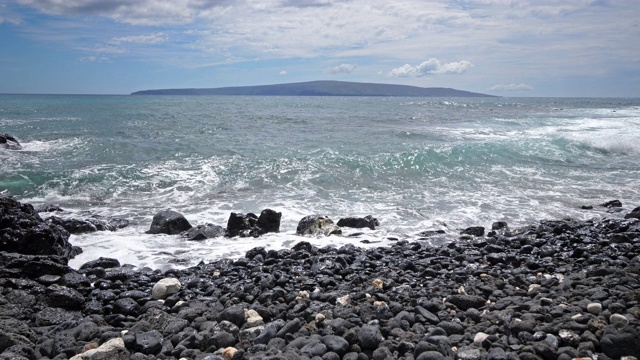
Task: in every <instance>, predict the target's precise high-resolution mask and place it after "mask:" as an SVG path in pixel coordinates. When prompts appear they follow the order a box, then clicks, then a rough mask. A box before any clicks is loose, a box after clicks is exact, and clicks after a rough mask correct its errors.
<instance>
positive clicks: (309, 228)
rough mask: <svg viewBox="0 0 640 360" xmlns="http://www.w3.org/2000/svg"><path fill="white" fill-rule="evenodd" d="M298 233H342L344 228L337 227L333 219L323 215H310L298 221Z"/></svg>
mask: <svg viewBox="0 0 640 360" xmlns="http://www.w3.org/2000/svg"><path fill="white" fill-rule="evenodd" d="M296 234H298V235H327V236H328V235H340V234H342V230H340V228H339V227H337V226H336V225H335V224H334V223H333V220H331V219H329V217H327V216H323V215H309V216H305V217H303V218H302V219H301V220H300V222H298V227H297V228H296Z"/></svg>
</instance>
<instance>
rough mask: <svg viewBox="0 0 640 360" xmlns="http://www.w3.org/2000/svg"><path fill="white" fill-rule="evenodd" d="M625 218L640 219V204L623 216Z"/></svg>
mask: <svg viewBox="0 0 640 360" xmlns="http://www.w3.org/2000/svg"><path fill="white" fill-rule="evenodd" d="M624 218H625V219H640V206H639V207H637V208H635V209H633V210H631V212H630V213H628V214H626V215H625V216H624Z"/></svg>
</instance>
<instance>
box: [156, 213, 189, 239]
mask: <svg viewBox="0 0 640 360" xmlns="http://www.w3.org/2000/svg"><path fill="white" fill-rule="evenodd" d="M189 229H191V224H189V221H187V219H186V218H185V217H184V215H182V214H180V213H179V212H177V211H172V210H163V211H160V212H159V213H157V214H156V215H155V216H154V217H153V221H152V222H151V227H150V228H149V230H148V231H147V234H168V235H175V234H180V233H181V232H183V231H185V230H189Z"/></svg>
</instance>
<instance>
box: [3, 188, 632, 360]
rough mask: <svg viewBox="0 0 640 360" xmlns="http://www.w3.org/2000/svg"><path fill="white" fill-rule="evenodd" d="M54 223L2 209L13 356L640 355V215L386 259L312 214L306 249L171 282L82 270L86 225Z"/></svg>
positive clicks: (101, 264) (505, 232)
mask: <svg viewBox="0 0 640 360" xmlns="http://www.w3.org/2000/svg"><path fill="white" fill-rule="evenodd" d="M603 205H606V206H608V207H612V208H617V209H622V208H621V206H622V204H621V203H620V202H607V203H606V204H603ZM38 210H39V211H44V212H46V211H56V208H55V207H49V208H40V209H38ZM625 214H626V215H625ZM280 216H281V214H279V213H276V212H273V211H267V210H265V211H263V212H262V213H261V214H260V216H256V215H253V214H247V215H244V214H232V215H231V216H230V219H229V223H228V225H227V228H226V229H224V228H221V227H216V228H213V230H212V229H207V228H206V227H205V228H202V227H200V228H193V229H195V230H197V231H196V234H195V235H194V234H193V231H194V230H193V229H191V230H188V227H185V225H184V224H182V225H180V224H181V222H182V220H181V219H180V214H177V213H173V212H165V213H164V214H162V215H161V214H159V215H158V216H156V217H155V218H154V224H153V225H151V227H150V231H167V232H168V231H171V232H172V233H174V234H175V233H180V232H183V231H185V230H186V231H187V232H188V231H191V232H192V233H191V234H192V235H194V236H207V234H211V232H207V231H208V230H212V232H213V233H214V234H215V236H219V235H222V234H224V233H226V235H227V236H254V237H258V236H260V235H261V234H262V233H264V232H268V231H278V226H279V221H280ZM53 218H54V220H51V217H50V218H48V219H46V220H43V218H42V217H41V216H40V215H39V212H38V211H36V209H34V207H33V206H31V205H30V204H26V203H20V202H18V201H17V200H15V199H13V198H10V197H2V198H0V250H2V251H1V252H0V352H1V355H0V359H30V360H31V359H75V360H79V359H199V360H204V359H225V360H229V359H314V360H320V359H324V360H333V359H335V360H339V359H343V360H347V359H350V360H355V359H360V360H365V359H375V360H384V359H406V360H410V359H417V360H426V359H460V360H471V359H478V360H485V359H486V360H499V359H530V360H534V359H535V360H537V359H543V360H555V359H558V360H564V359H567V360H569V359H599V360H602V359H625V360H631V359H637V358H638V357H639V356H640V341H638V340H639V339H640V220H639V219H640V208H635V209H633V210H631V211H629V210H626V211H624V212H619V213H617V214H616V213H614V214H612V218H603V219H593V220H586V221H585V220H572V219H562V220H545V221H540V222H537V223H535V224H532V225H529V226H526V227H522V228H518V229H510V228H509V226H508V224H506V223H505V222H496V223H494V224H493V226H492V229H491V230H490V231H485V229H484V228H482V227H474V228H468V229H466V230H464V231H463V232H462V233H461V234H456V235H455V237H456V240H455V241H452V242H449V243H447V244H445V245H443V246H440V247H433V246H429V245H427V243H426V242H425V241H423V240H424V239H425V238H428V237H429V236H439V235H441V234H440V233H439V232H437V231H425V232H424V233H421V234H417V235H416V239H415V240H414V241H407V240H398V241H397V242H396V243H395V244H394V245H393V246H389V247H379V248H372V249H362V248H358V247H356V246H353V245H346V246H341V247H335V246H331V244H330V241H328V244H327V246H325V247H320V248H319V247H315V246H312V245H310V244H309V243H308V242H307V241H305V236H326V235H327V234H336V233H338V232H339V231H340V230H341V228H346V227H351V226H353V227H369V228H374V229H375V228H376V226H378V225H379V223H377V220H375V219H374V218H373V217H366V218H345V219H341V220H340V221H339V222H338V223H337V225H340V226H337V225H334V224H333V222H332V221H331V220H330V219H328V218H326V217H315V216H310V217H305V218H304V219H302V220H301V221H300V223H299V226H298V229H297V232H298V233H299V234H300V241H299V242H298V243H297V244H295V245H294V246H293V247H292V248H291V249H283V250H278V251H276V250H269V251H267V250H265V249H264V248H263V247H256V248H254V249H252V250H250V251H248V252H247V253H246V254H245V255H244V257H241V258H235V259H222V260H219V261H214V262H210V263H200V264H199V265H197V266H195V267H190V268H187V269H180V270H178V269H171V270H166V271H160V270H154V269H151V268H138V267H136V266H135V264H120V263H119V261H118V260H116V259H112V258H109V257H108V254H105V257H101V258H99V259H95V260H94V261H90V262H88V263H86V264H84V265H82V266H81V267H80V268H79V269H77V270H75V269H73V268H71V267H69V266H68V265H67V264H68V260H69V259H70V258H71V257H73V256H74V255H75V254H77V253H79V252H80V251H82V250H81V249H79V248H77V247H74V246H73V245H72V244H70V243H69V242H68V239H69V231H68V230H67V228H69V229H73V226H75V227H76V229H77V228H78V227H80V228H82V226H85V227H86V225H82V224H83V222H82V221H77V222H75V223H73V222H69V221H55V217H53ZM172 219H173V220H172ZM176 219H177V220H176ZM176 221H177V222H176ZM84 222H85V223H86V222H87V221H84ZM90 223H91V224H92V225H93V228H95V230H104V231H110V230H111V231H118V228H120V227H122V226H126V223H124V222H123V219H119V220H118V219H94V220H92V221H90ZM176 224H177V225H176ZM234 224H235V225H234ZM89 227H90V228H91V226H89ZM189 227H190V226H189ZM93 228H91V229H90V230H92V231H93V230H94V229H93ZM175 236H176V237H179V236H180V235H175ZM327 239H331V237H327ZM256 241H257V242H259V241H260V239H256Z"/></svg>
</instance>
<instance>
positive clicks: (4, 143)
mask: <svg viewBox="0 0 640 360" xmlns="http://www.w3.org/2000/svg"><path fill="white" fill-rule="evenodd" d="M0 148H2V149H8V150H21V149H22V145H20V143H19V142H18V140H16V138H15V137H13V136H12V135H9V134H2V133H0Z"/></svg>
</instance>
